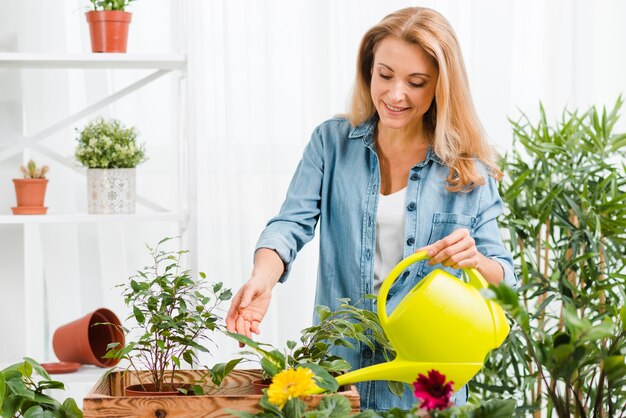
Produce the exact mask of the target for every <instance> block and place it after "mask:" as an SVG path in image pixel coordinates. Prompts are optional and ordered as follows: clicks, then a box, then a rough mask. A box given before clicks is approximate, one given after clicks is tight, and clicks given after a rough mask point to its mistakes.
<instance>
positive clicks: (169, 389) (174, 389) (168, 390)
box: [124, 383, 193, 396]
mask: <svg viewBox="0 0 626 418" xmlns="http://www.w3.org/2000/svg"><path fill="white" fill-rule="evenodd" d="M179 388H184V389H187V394H188V395H193V391H192V390H191V389H190V388H191V385H190V384H189V383H174V384H171V385H165V386H164V387H163V389H165V390H162V391H160V392H157V391H156V388H155V387H154V384H153V383H144V384H143V385H141V384H139V385H130V386H126V387H125V388H124V395H125V396H186V395H185V394H184V393H182V392H179V391H178V389H179Z"/></svg>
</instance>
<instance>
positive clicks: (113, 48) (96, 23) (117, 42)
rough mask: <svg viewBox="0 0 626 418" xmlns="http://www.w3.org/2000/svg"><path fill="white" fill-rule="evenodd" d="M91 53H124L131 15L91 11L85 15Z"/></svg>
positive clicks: (112, 11)
mask: <svg viewBox="0 0 626 418" xmlns="http://www.w3.org/2000/svg"><path fill="white" fill-rule="evenodd" d="M86 17H87V22H88V23H89V34H90V36H91V51H92V52H126V45H127V44H128V25H129V24H130V21H131V18H132V15H131V13H129V12H125V11H122V10H98V11H95V10H92V11H90V12H87V13H86Z"/></svg>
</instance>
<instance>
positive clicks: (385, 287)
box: [378, 251, 489, 328]
mask: <svg viewBox="0 0 626 418" xmlns="http://www.w3.org/2000/svg"><path fill="white" fill-rule="evenodd" d="M426 258H428V254H427V252H426V251H420V252H417V253H415V254H411V255H410V256H408V257H406V258H405V259H404V260H402V261H400V262H399V263H398V264H397V265H396V266H395V267H394V268H393V269H392V270H391V272H389V274H388V275H387V277H386V278H385V280H384V281H383V284H382V285H381V286H380V290H379V292H378V318H379V319H380V323H381V325H382V326H383V328H384V327H385V326H386V325H387V322H388V320H389V318H388V317H387V295H388V294H389V289H391V285H392V284H393V282H395V281H396V279H397V278H398V276H399V275H400V273H402V272H403V271H404V270H405V269H406V268H407V267H408V266H410V265H411V264H413V263H417V262H418V261H422V260H424V259H426ZM463 271H464V272H465V273H466V274H467V277H468V278H469V283H470V285H471V286H473V287H474V288H476V289H477V290H480V289H483V288H485V287H488V286H489V285H488V284H487V281H486V280H485V279H484V278H483V276H482V274H480V273H479V272H478V270H476V269H475V268H464V269H463Z"/></svg>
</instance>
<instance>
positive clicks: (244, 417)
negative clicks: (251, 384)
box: [224, 408, 257, 418]
mask: <svg viewBox="0 0 626 418" xmlns="http://www.w3.org/2000/svg"><path fill="white" fill-rule="evenodd" d="M224 412H226V413H227V414H230V415H234V416H236V417H239V418H255V417H256V416H257V414H251V413H250V412H245V411H236V410H234V409H230V408H226V409H224Z"/></svg>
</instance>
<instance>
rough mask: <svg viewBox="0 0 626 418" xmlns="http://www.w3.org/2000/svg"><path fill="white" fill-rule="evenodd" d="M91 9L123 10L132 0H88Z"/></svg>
mask: <svg viewBox="0 0 626 418" xmlns="http://www.w3.org/2000/svg"><path fill="white" fill-rule="evenodd" d="M89 1H91V5H92V6H93V10H121V11H124V10H125V9H126V7H128V6H129V5H130V3H131V2H133V1H134V0H89Z"/></svg>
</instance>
